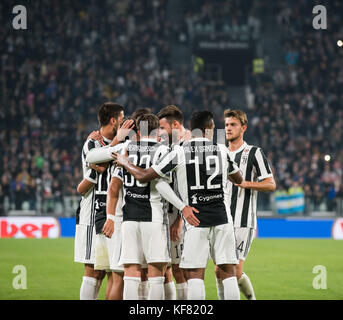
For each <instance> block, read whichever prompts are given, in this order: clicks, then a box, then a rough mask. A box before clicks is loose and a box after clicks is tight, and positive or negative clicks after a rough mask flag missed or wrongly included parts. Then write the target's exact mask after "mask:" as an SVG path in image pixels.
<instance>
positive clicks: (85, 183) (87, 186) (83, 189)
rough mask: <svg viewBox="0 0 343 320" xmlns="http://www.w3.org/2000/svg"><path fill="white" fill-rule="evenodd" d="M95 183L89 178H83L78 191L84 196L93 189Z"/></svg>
mask: <svg viewBox="0 0 343 320" xmlns="http://www.w3.org/2000/svg"><path fill="white" fill-rule="evenodd" d="M94 185H95V184H94V183H93V182H91V181H89V180H87V179H83V180H82V181H81V182H80V183H79V185H78V186H77V192H78V193H79V194H80V195H81V196H84V195H85V194H87V192H88V191H89V190H91V189H92V188H93V187H94Z"/></svg>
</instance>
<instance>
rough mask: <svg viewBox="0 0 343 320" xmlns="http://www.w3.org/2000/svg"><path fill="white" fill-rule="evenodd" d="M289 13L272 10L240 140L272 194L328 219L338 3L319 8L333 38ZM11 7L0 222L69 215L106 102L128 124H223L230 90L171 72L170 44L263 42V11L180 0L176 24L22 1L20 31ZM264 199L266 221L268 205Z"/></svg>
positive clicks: (126, 8) (341, 92)
mask: <svg viewBox="0 0 343 320" xmlns="http://www.w3.org/2000/svg"><path fill="white" fill-rule="evenodd" d="M254 3H255V2H254ZM287 3H288V5H292V4H293V5H294V6H293V7H292V8H293V9H294V10H292V12H293V13H292V15H290V12H289V10H287V6H286V5H280V7H279V8H278V12H279V15H278V16H277V21H278V26H275V27H277V28H278V30H279V33H280V34H281V37H280V43H281V44H282V50H281V51H280V52H278V54H279V55H280V56H281V57H282V59H281V60H282V64H281V65H280V68H278V69H268V68H266V69H265V72H264V73H256V74H254V73H251V74H250V76H249V79H248V83H247V86H248V88H249V90H247V95H246V101H247V104H246V106H241V108H242V109H244V110H245V111H246V112H247V113H248V117H249V130H248V139H249V143H250V144H257V145H260V146H262V147H263V149H264V150H265V152H266V153H267V155H268V158H269V159H270V160H271V162H272V165H273V170H274V173H275V176H276V181H277V184H278V187H279V190H278V192H281V193H282V192H286V191H287V192H288V191H289V190H290V188H301V189H302V190H303V192H304V194H305V196H306V201H307V202H306V204H307V205H306V207H307V210H308V211H317V210H319V211H335V210H336V211H337V210H338V203H339V201H338V200H340V203H342V201H343V184H342V179H343V165H342V163H343V140H342V136H343V132H342V130H343V129H342V128H343V110H342V108H341V101H342V98H343V70H342V68H341V65H340V61H341V60H342V55H343V50H339V48H338V47H337V46H336V41H337V39H338V38H337V36H338V35H339V34H342V27H340V26H339V19H338V17H337V16H336V15H335V14H338V12H341V11H342V9H343V8H342V3H341V2H340V1H330V2H329V1H324V4H325V5H326V6H327V8H328V11H329V12H331V13H332V18H331V19H330V26H329V27H330V28H331V30H337V32H330V33H325V32H322V31H320V32H318V31H316V30H314V29H313V28H312V27H311V24H312V19H311V18H312V16H311V13H312V8H311V7H310V6H311V4H309V3H308V2H306V1H288V2H287ZM15 4H16V3H15V1H13V0H11V1H6V2H2V3H0V11H1V12H3V13H4V14H2V15H1V16H0V25H1V26H3V27H2V28H1V29H0V43H5V46H1V47H0V58H1V62H0V63H1V68H0V128H1V130H0V147H1V151H2V152H1V154H0V179H1V184H0V214H5V213H7V212H8V210H10V209H11V210H21V209H26V210H35V211H37V212H38V213H41V214H46V213H48V214H52V213H55V214H58V215H73V214H74V211H73V210H74V208H75V205H77V200H78V196H77V195H76V186H77V184H78V182H79V181H80V180H81V179H82V172H81V158H80V152H81V148H82V144H83V142H84V140H85V139H86V137H87V136H88V134H89V132H90V131H92V130H94V129H95V128H96V111H97V108H98V106H100V105H101V103H103V102H104V101H107V100H113V101H116V102H118V103H120V104H122V105H124V106H125V108H126V113H127V114H130V113H132V112H133V111H134V110H135V109H136V108H138V107H150V108H152V110H153V111H155V112H157V111H159V109H160V108H161V107H163V106H165V105H167V104H171V103H173V104H176V105H179V106H180V107H181V108H182V110H183V111H184V112H185V117H186V119H188V118H189V116H190V114H191V112H192V110H194V109H207V108H209V109H211V110H212V111H213V113H214V114H215V116H216V121H218V122H219V121H222V113H223V110H224V109H225V108H227V107H229V106H230V103H231V102H232V100H231V93H230V91H228V89H227V87H226V86H221V85H218V86H207V85H206V84H204V83H203V81H202V79H201V76H200V75H198V74H196V73H191V74H190V73H189V70H187V69H178V70H175V68H173V65H174V64H175V63H177V62H175V61H173V58H172V54H171V52H172V50H171V45H172V43H173V42H175V41H177V42H179V43H187V41H188V38H189V37H190V34H191V33H192V32H194V31H195V32H201V33H211V32H213V30H215V31H217V32H223V33H229V34H230V35H234V34H237V35H238V36H242V35H244V34H245V32H247V33H251V34H252V35H253V38H254V39H258V38H259V37H260V36H261V34H262V37H263V32H266V28H265V27H264V26H263V20H262V19H261V18H259V17H260V16H261V14H263V11H264V5H265V2H264V1H258V2H257V4H258V5H257V6H252V1H251V0H250V1H228V0H220V1H209V0H202V1H196V5H195V1H187V2H184V7H183V10H184V11H183V15H184V17H185V19H183V20H182V21H179V22H174V21H172V20H170V19H168V14H167V13H168V10H169V9H168V8H169V6H168V1H167V0H156V1H131V0H130V1H129V0H118V1H114V0H107V1H104V2H102V4H101V5H100V3H99V2H97V1H95V0H84V1H72V2H70V1H66V0H60V1H54V2H53V7H52V6H44V5H41V3H40V2H30V3H29V4H28V10H29V28H28V30H22V31H15V30H13V28H12V27H11V24H10V21H9V20H8V19H7V18H6V17H8V16H10V14H11V9H12V8H13V6H14V5H15ZM52 8H53V9H52ZM294 12H296V15H294ZM308 13H310V14H309V15H308ZM306 15H308V18H305V17H304V16H306ZM190 25H191V26H192V27H191V29H190ZM193 27H194V28H193ZM192 28H193V29H192ZM192 30H193V31H192ZM305 44H306V46H305ZM311 47H312V49H311ZM237 107H238V106H237ZM239 107H240V106H239ZM325 156H327V157H325ZM293 190H294V189H293ZM261 199H262V201H264V202H263V203H262V204H261V205H262V207H263V209H266V210H270V199H269V198H264V197H262V198H261ZM340 210H342V207H341V209H340Z"/></svg>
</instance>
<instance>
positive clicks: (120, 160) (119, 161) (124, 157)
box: [112, 151, 130, 167]
mask: <svg viewBox="0 0 343 320" xmlns="http://www.w3.org/2000/svg"><path fill="white" fill-rule="evenodd" d="M112 158H113V159H114V163H115V165H116V166H118V167H125V165H127V164H128V163H129V161H130V160H129V157H128V154H127V152H126V151H125V152H124V154H120V153H118V152H113V153H112Z"/></svg>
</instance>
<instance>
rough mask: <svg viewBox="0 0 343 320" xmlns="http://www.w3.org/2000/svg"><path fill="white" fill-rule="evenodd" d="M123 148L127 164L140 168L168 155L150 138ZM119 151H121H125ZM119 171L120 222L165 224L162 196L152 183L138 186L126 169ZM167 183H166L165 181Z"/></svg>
mask: <svg viewBox="0 0 343 320" xmlns="http://www.w3.org/2000/svg"><path fill="white" fill-rule="evenodd" d="M125 149H126V150H127V152H128V157H129V159H130V161H131V162H132V163H133V164H134V165H137V166H139V167H141V168H144V169H146V168H149V167H150V166H151V165H153V164H156V163H158V162H159V161H160V159H161V158H162V157H163V156H165V155H166V154H167V153H168V152H169V148H168V147H167V146H166V145H163V144H161V143H158V142H157V140H154V139H142V140H140V141H139V142H136V141H132V142H129V143H128V144H127V145H126V147H125ZM125 149H123V150H125ZM122 170H123V187H124V201H123V221H146V222H161V223H166V221H167V218H166V216H165V214H164V211H163V201H162V196H161V195H160V193H159V192H158V191H157V189H156V187H155V185H156V183H157V181H156V180H154V181H151V182H147V183H141V182H139V181H137V180H136V179H135V178H134V177H133V176H132V175H131V174H130V173H129V172H128V171H127V170H125V169H122ZM168 182H170V180H168Z"/></svg>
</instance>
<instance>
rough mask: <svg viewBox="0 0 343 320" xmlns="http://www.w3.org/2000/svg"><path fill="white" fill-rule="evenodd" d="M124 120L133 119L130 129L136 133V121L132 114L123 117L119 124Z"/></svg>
mask: <svg viewBox="0 0 343 320" xmlns="http://www.w3.org/2000/svg"><path fill="white" fill-rule="evenodd" d="M126 120H132V121H133V127H132V129H131V130H133V131H134V132H135V133H137V122H136V119H135V118H134V117H132V116H128V117H125V118H124V119H123V122H122V123H121V124H120V126H122V125H123V124H124V122H125V121H126Z"/></svg>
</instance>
